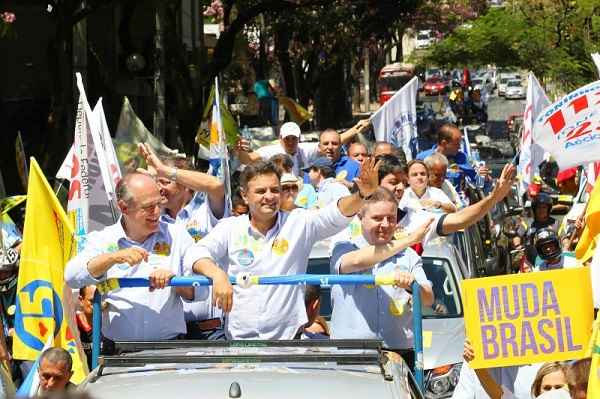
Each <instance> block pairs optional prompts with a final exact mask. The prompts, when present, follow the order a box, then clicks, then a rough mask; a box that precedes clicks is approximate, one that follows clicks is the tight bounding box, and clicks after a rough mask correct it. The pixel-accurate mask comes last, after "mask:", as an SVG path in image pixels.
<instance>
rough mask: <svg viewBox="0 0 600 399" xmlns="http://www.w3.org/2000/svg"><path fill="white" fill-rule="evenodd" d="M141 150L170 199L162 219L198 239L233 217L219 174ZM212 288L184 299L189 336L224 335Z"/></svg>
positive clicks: (210, 336)
mask: <svg viewBox="0 0 600 399" xmlns="http://www.w3.org/2000/svg"><path fill="white" fill-rule="evenodd" d="M139 150H140V153H141V154H142V156H143V157H144V158H145V160H146V163H147V165H148V168H149V171H152V172H153V173H154V174H155V175H156V179H157V182H158V186H159V188H160V191H161V194H163V195H164V197H165V198H166V203H165V206H164V209H163V211H162V214H161V220H162V221H164V222H166V223H174V224H180V225H182V226H183V227H185V229H186V230H187V232H188V233H189V234H190V236H192V238H193V239H194V241H196V242H197V241H199V240H201V239H202V237H204V236H206V234H208V232H209V231H210V230H212V228H213V227H214V226H215V225H216V224H217V223H218V222H219V220H220V219H221V218H222V217H228V216H229V213H230V210H229V208H228V204H226V201H225V187H224V185H223V182H221V181H220V180H219V179H218V178H217V177H215V176H211V175H208V174H206V173H202V172H199V171H196V170H192V169H191V167H190V165H189V162H188V161H187V160H186V159H180V158H175V159H173V158H169V159H165V158H163V159H161V158H159V157H157V156H156V155H155V154H154V152H153V151H152V149H151V148H150V147H149V146H148V145H147V144H140V145H139ZM210 291H211V288H210V287H208V288H207V287H196V288H195V289H194V298H193V299H194V300H193V301H187V300H186V301H184V302H183V310H184V315H185V320H186V323H187V330H188V331H187V338H190V339H202V338H210V339H216V338H224V335H223V333H222V324H223V323H222V320H221V312H220V310H219V309H216V308H214V307H213V306H211V301H210Z"/></svg>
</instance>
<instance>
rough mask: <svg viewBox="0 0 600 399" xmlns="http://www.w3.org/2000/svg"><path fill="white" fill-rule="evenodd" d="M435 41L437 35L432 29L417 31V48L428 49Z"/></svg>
mask: <svg viewBox="0 0 600 399" xmlns="http://www.w3.org/2000/svg"><path fill="white" fill-rule="evenodd" d="M434 42H435V36H434V35H433V32H432V31H431V30H420V31H419V32H418V33H417V40H416V42H415V48H416V49H417V50H420V49H426V48H428V47H430V46H431V45H432V44H433V43H434Z"/></svg>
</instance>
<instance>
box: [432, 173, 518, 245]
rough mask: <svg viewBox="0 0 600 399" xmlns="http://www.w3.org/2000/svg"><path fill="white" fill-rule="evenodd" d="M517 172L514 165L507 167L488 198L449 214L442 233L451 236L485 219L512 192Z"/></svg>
mask: <svg viewBox="0 0 600 399" xmlns="http://www.w3.org/2000/svg"><path fill="white" fill-rule="evenodd" d="M515 170H516V168H515V166H514V165H512V164H507V165H505V166H504V169H503V170H502V174H501V175H500V178H499V179H498V181H497V182H496V187H494V190H492V192H491V193H490V194H489V195H488V196H486V197H485V198H484V199H482V200H481V201H479V202H477V203H475V204H473V205H471V206H468V207H466V208H464V209H461V210H460V211H458V212H455V213H450V214H448V215H447V216H446V218H445V219H444V222H443V225H442V233H443V234H450V233H454V232H456V231H459V230H462V229H464V228H466V227H469V226H471V225H472V224H475V223H477V222H478V221H479V220H480V219H481V218H482V217H484V216H485V214H486V213H488V212H489V211H490V210H491V209H492V208H493V207H494V205H496V204H497V203H498V202H500V201H501V200H502V199H503V198H504V197H506V195H507V194H508V192H509V191H510V189H511V186H512V184H513V180H514V177H515Z"/></svg>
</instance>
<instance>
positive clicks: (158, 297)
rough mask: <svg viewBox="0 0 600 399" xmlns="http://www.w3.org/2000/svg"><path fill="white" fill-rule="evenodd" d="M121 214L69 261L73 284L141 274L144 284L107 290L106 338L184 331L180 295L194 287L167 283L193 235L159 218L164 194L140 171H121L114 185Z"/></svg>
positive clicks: (178, 267) (177, 272) (150, 337)
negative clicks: (172, 285) (179, 286)
mask: <svg viewBox="0 0 600 399" xmlns="http://www.w3.org/2000/svg"><path fill="white" fill-rule="evenodd" d="M116 192H117V204H118V206H119V209H120V210H121V214H122V217H121V219H120V220H119V221H118V222H117V223H115V224H113V225H111V226H108V227H105V228H104V229H103V230H100V231H94V232H91V233H89V234H88V236H87V240H86V246H85V248H84V250H83V251H82V252H80V253H79V254H77V256H76V257H75V258H73V259H72V260H71V261H69V263H68V264H67V267H66V269H65V281H66V282H67V284H68V285H69V286H70V287H71V288H81V287H85V286H88V285H98V284H100V283H102V282H103V281H105V280H106V279H108V278H113V277H144V278H149V280H150V285H151V287H150V289H148V288H126V289H120V290H116V291H112V292H109V293H108V294H106V295H105V296H104V298H103V300H104V301H105V302H106V303H107V304H108V309H107V314H105V315H104V322H103V325H102V334H103V336H104V337H105V339H107V340H108V341H109V344H108V345H105V347H109V346H110V341H126V340H141V341H148V340H166V339H173V338H176V337H178V336H180V335H182V334H185V332H186V326H185V321H184V315H183V305H182V301H181V298H182V297H183V298H184V299H188V300H192V299H194V290H193V288H192V287H189V288H188V287H182V288H171V287H167V284H168V282H169V281H170V279H171V278H172V277H173V276H175V275H182V274H183V266H182V260H183V255H184V251H185V249H186V248H188V247H189V246H191V245H193V244H194V240H193V238H192V237H191V236H190V235H189V234H188V232H187V231H186V230H185V227H184V226H182V225H180V224H172V223H167V222H165V221H163V220H162V219H161V217H160V215H161V208H162V207H163V206H164V205H165V202H166V200H165V198H164V197H163V196H162V195H161V193H160V189H159V187H158V185H157V183H156V182H155V181H154V179H152V178H151V177H149V176H147V175H145V174H142V173H131V174H127V175H125V176H124V177H123V178H122V179H121V181H120V182H119V183H118V184H117V188H116Z"/></svg>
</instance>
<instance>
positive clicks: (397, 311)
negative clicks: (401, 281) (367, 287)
mask: <svg viewBox="0 0 600 399" xmlns="http://www.w3.org/2000/svg"><path fill="white" fill-rule="evenodd" d="M407 305H408V301H407V300H406V299H405V298H400V299H392V300H391V301H390V304H389V306H388V311H389V312H390V314H391V315H392V316H396V317H400V316H402V315H403V314H404V312H405V310H406V307H407Z"/></svg>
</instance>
